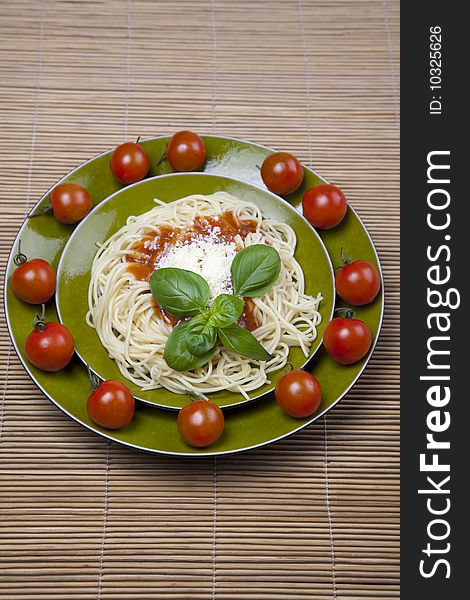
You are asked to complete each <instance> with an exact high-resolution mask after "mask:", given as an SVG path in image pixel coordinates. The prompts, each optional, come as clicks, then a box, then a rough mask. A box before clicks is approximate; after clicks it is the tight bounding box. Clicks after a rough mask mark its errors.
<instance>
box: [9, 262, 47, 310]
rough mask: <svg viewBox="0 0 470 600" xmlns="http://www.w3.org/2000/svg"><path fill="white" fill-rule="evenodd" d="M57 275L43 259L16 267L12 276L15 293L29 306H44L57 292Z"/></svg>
mask: <svg viewBox="0 0 470 600" xmlns="http://www.w3.org/2000/svg"><path fill="white" fill-rule="evenodd" d="M55 286H56V275H55V271H54V269H53V268H52V267H51V265H50V264H49V263H48V262H47V261H46V260H43V259H42V258H33V259H32V260H28V261H27V262H25V263H23V264H22V265H19V266H18V267H16V269H15V270H14V271H13V275H12V276H11V287H12V289H13V291H14V293H15V294H16V295H17V296H18V298H20V299H21V300H23V301H24V302H28V303H29V304H44V303H45V302H47V301H48V300H49V298H51V296H52V294H53V293H54V292H55Z"/></svg>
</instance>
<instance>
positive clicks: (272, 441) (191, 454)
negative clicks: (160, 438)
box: [3, 134, 385, 458]
mask: <svg viewBox="0 0 470 600" xmlns="http://www.w3.org/2000/svg"><path fill="white" fill-rule="evenodd" d="M199 135H201V137H212V138H218V139H224V140H232V141H236V142H240V143H242V144H250V145H253V146H257V147H258V148H262V149H264V150H268V151H270V152H275V151H276V149H275V148H273V147H269V146H265V145H263V144H259V143H257V142H252V141H250V140H245V139H242V138H236V137H232V136H224V135H219V134H199ZM170 137H171V134H167V135H159V136H151V137H147V138H144V139H142V141H143V142H145V141H153V140H158V139H165V138H170ZM113 150H114V148H110V149H107V150H105V151H103V152H100V153H98V154H96V155H94V156H92V157H91V158H89V159H88V160H86V161H84V162H83V163H80V164H79V165H77V166H76V167H74V168H73V169H71V170H70V171H68V172H67V173H66V174H65V175H63V176H62V177H61V178H60V179H58V180H57V181H56V182H55V183H54V184H53V185H52V186H51V187H50V188H49V189H48V190H47V191H46V192H45V193H44V194H43V195H42V196H41V198H39V200H38V201H37V202H36V203H35V204H34V206H33V207H32V208H31V210H30V211H29V212H28V213H27V214H26V215H25V217H24V220H23V222H22V224H21V225H20V228H19V229H18V232H17V234H16V236H15V238H14V240H13V243H12V245H11V248H10V252H9V255H8V259H7V262H6V266H5V275H4V286H3V307H4V313H5V321H6V324H7V329H8V334H9V336H10V341H11V343H12V345H13V348H14V349H15V352H16V354H17V356H18V358H19V360H20V362H21V364H22V365H23V367H24V369H25V371H26V372H27V374H28V375H29V377H30V379H31V380H32V381H33V382H34V384H35V385H36V386H37V387H38V388H39V389H40V390H41V392H42V393H43V394H44V395H45V397H46V398H47V399H48V400H49V401H51V402H52V403H53V404H54V405H55V406H56V407H57V408H58V409H59V410H60V411H61V412H62V413H64V414H65V415H67V416H68V417H69V418H71V419H72V420H73V421H74V422H75V423H77V424H79V425H81V426H82V427H84V428H85V429H87V430H88V431H90V432H92V433H93V434H95V435H99V436H100V437H102V438H104V439H107V440H108V441H111V442H114V443H116V444H120V445H122V446H126V447H129V448H133V449H135V450H139V451H140V452H145V453H148V454H152V455H162V456H174V457H191V458H206V457H216V456H225V455H231V454H241V453H242V452H248V451H250V450H255V449H257V448H262V447H263V446H268V445H270V444H275V443H277V442H279V441H280V440H283V439H287V438H289V437H290V436H292V435H294V434H296V433H298V432H299V431H301V430H302V429H305V428H306V427H309V426H310V425H312V424H313V423H315V422H316V421H317V420H319V419H320V418H321V417H324V416H325V415H326V414H327V413H328V412H329V411H330V410H332V409H333V408H334V407H335V406H336V405H337V404H338V403H339V402H341V400H342V399H343V398H344V397H345V396H346V395H347V393H348V392H349V391H350V390H351V388H353V387H354V385H355V384H356V382H357V380H358V379H359V378H360V377H361V375H362V374H363V372H364V371H365V369H366V367H367V366H368V364H369V362H370V359H371V358H372V355H373V353H374V351H375V348H376V346H377V342H378V339H379V337H380V333H381V331H382V325H383V320H384V312H385V284H384V277H383V270H382V265H381V261H380V257H379V254H378V251H377V248H376V246H375V243H374V241H373V239H372V237H371V235H370V233H369V230H368V229H367V227H366V226H365V225H364V222H363V220H362V219H361V217H360V216H359V215H358V213H357V211H356V210H355V209H354V207H353V206H352V205H351V204H349V203H348V208H349V209H350V210H351V211H352V212H353V214H354V215H355V217H356V218H357V219H358V221H359V223H360V224H361V226H362V227H363V229H364V231H365V234H366V236H367V238H368V240H369V242H370V244H371V247H372V249H373V252H374V255H375V258H376V261H377V265H378V270H379V274H380V280H381V288H380V299H381V309H380V318H379V322H378V325H377V334H376V336H375V337H374V340H373V342H372V345H371V348H370V350H369V352H368V354H367V356H366V358H365V361H364V364H363V366H362V368H361V370H360V371H359V372H358V374H357V375H356V377H355V378H354V379H353V380H352V381H351V383H350V385H349V386H348V387H347V388H346V389H345V390H344V392H343V393H342V394H341V395H340V396H339V397H338V398H337V399H336V400H335V401H334V402H333V403H332V404H330V406H328V407H327V408H325V410H323V411H322V412H321V413H318V414H316V415H315V416H314V417H313V418H312V419H310V420H309V421H306V422H305V423H301V424H300V425H299V426H298V427H296V428H294V429H292V430H291V431H288V432H287V433H284V434H282V435H280V436H277V437H275V438H272V439H270V440H266V441H263V442H260V443H259V444H253V445H251V446H245V447H243V448H236V449H231V450H220V451H212V452H211V451H209V452H201V453H197V452H174V451H168V450H160V449H153V448H145V447H143V446H138V445H136V444H132V443H130V442H126V441H124V440H118V439H116V438H114V437H112V436H111V435H109V434H107V433H106V432H103V431H99V430H97V429H94V428H93V427H92V426H91V425H89V424H87V423H85V422H83V421H81V420H80V419H79V418H77V417H75V416H74V415H72V414H71V413H69V411H68V410H66V409H65V408H64V407H63V406H62V405H60V404H59V403H58V402H57V401H56V400H55V399H54V398H53V397H52V396H51V395H50V394H49V393H48V392H46V390H45V389H44V388H43V387H42V385H41V384H40V383H39V382H38V381H37V380H36V379H35V377H34V375H33V374H32V372H31V370H30V368H29V365H28V364H27V363H26V361H25V360H24V358H23V356H22V354H21V352H20V351H19V349H18V346H17V344H16V340H15V338H14V336H13V332H12V329H11V324H10V314H9V312H8V297H7V295H8V273H9V272H10V270H11V264H12V262H13V258H14V249H15V246H16V244H17V241H18V239H19V237H20V235H21V232H22V231H23V229H24V228H25V227H26V225H27V222H28V216H29V215H31V214H32V213H33V212H34V211H35V210H36V208H37V207H38V206H39V205H40V204H41V203H42V202H43V201H44V200H45V198H46V197H47V196H48V195H49V194H50V192H51V190H53V189H54V188H55V187H56V186H57V185H59V184H60V183H61V182H63V181H64V180H65V179H67V178H69V177H70V176H71V175H73V173H75V172H76V171H78V170H79V169H81V168H82V167H84V166H85V165H87V164H89V163H91V162H92V161H94V160H96V159H98V158H100V157H103V156H105V155H106V154H108V153H111V152H112V151H113ZM301 164H302V166H303V167H304V168H306V169H308V170H309V171H310V172H312V173H313V174H314V175H315V176H316V177H318V178H319V179H320V180H321V181H323V182H325V183H329V181H328V180H327V179H326V178H325V177H323V176H322V175H320V174H319V173H318V172H317V171H315V170H314V169H312V168H311V167H309V166H307V165H306V164H305V163H301ZM243 181H244V180H243ZM247 183H251V182H247ZM252 185H256V184H253V183H252ZM258 187H261V186H258ZM261 189H265V188H264V187H262V188H261ZM293 208H294V207H293ZM296 210H297V209H296ZM298 212H300V211H298ZM64 247H65V246H64ZM328 254H329V253H328ZM335 304H336V301H335Z"/></svg>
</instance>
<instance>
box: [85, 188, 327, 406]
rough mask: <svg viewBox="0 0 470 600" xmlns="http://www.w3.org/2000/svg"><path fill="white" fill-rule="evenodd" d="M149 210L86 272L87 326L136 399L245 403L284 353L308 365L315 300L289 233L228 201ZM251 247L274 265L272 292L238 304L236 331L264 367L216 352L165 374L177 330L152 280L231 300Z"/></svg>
mask: <svg viewBox="0 0 470 600" xmlns="http://www.w3.org/2000/svg"><path fill="white" fill-rule="evenodd" d="M155 202H156V206H155V207H154V208H153V209H151V210H150V211H148V212H146V213H144V214H141V215H139V216H132V217H129V218H128V219H127V223H126V225H124V226H123V227H122V228H121V229H119V231H117V232H116V233H115V234H113V235H112V236H111V237H110V238H109V239H108V240H107V241H106V242H105V243H104V244H102V245H101V246H100V248H99V250H98V252H97V254H96V256H95V258H94V260H93V265H92V270H91V281H90V286H89V290H88V304H89V312H88V314H87V323H88V325H90V326H91V327H94V328H95V329H96V332H97V334H98V336H99V338H100V340H101V342H102V344H103V345H104V347H105V348H106V349H107V351H108V353H109V356H110V357H111V358H112V359H114V360H115V361H116V363H117V365H118V367H119V369H120V371H121V373H122V374H123V375H124V376H125V377H126V378H127V379H129V380H131V381H132V382H133V383H135V384H136V385H138V386H140V387H141V388H142V389H143V390H151V389H157V388H160V387H165V388H167V389H168V390H170V391H172V392H176V393H184V392H186V391H188V390H189V391H191V392H194V393H198V394H202V395H204V394H207V393H212V392H217V391H221V390H229V391H232V392H239V393H241V394H243V395H244V396H245V397H248V392H251V391H254V390H256V389H257V388H259V387H261V386H262V385H264V384H265V383H267V382H268V381H269V379H268V375H269V373H270V372H273V371H276V370H278V369H280V368H282V367H283V366H285V365H286V363H287V361H288V354H289V349H290V348H291V347H293V346H299V347H300V348H301V349H302V351H303V353H304V354H305V356H306V357H307V356H308V353H309V348H310V346H311V344H312V342H313V341H314V340H315V338H316V335H317V332H316V326H317V325H318V324H319V323H320V322H321V315H320V313H319V304H320V301H321V300H322V297H321V294H318V295H317V296H316V297H312V296H309V295H307V294H306V293H305V283H304V275H303V271H302V268H301V267H300V265H299V263H298V262H297V261H296V259H295V257H294V252H295V247H296V236H295V232H294V230H293V229H292V228H291V227H290V226H289V225H287V224H285V223H281V222H279V221H275V220H272V219H267V218H265V217H263V215H262V213H261V211H260V209H259V208H258V207H257V206H256V205H255V204H252V203H248V202H245V201H242V200H239V199H238V198H235V197H234V196H231V195H230V194H228V193H226V192H217V193H215V194H212V195H211V196H204V195H200V194H194V195H192V196H188V197H186V198H181V199H180V200H177V201H174V202H171V203H168V204H167V203H164V202H161V201H159V200H156V201H155ZM251 244H268V245H271V246H273V247H274V248H275V249H276V250H277V251H278V253H279V255H280V258H281V271H280V275H279V279H278V281H277V283H276V284H275V285H274V286H273V287H272V288H271V290H270V291H269V292H268V293H267V294H266V295H265V296H263V297H260V298H252V299H250V300H249V301H247V302H246V303H245V311H244V313H243V315H242V318H241V320H240V322H239V324H241V325H242V326H245V327H246V328H247V329H250V330H252V333H253V335H254V336H255V337H256V338H257V339H258V341H259V342H260V343H261V344H262V345H263V346H264V347H265V348H266V350H267V351H268V352H269V353H270V354H271V355H272V358H271V359H270V360H269V361H266V362H260V361H255V360H252V359H248V358H245V357H243V356H240V355H239V354H237V353H235V352H232V351H230V350H228V349H226V348H225V347H223V346H222V345H219V346H218V347H217V350H216V352H215V354H214V355H213V357H212V359H211V360H210V361H209V362H208V363H207V364H206V365H204V366H203V367H200V368H198V369H196V370H194V371H187V372H183V373H181V372H177V371H174V370H172V369H171V368H170V367H169V366H168V365H167V363H166V362H165V360H164V358H163V351H164V348H165V344H166V341H167V339H168V336H169V335H170V333H171V331H172V328H173V327H174V326H175V325H176V324H177V322H178V320H177V319H176V318H175V317H172V316H171V315H165V313H164V312H163V311H162V310H161V309H160V308H159V307H158V306H157V305H156V303H155V301H154V300H153V297H152V295H151V292H150V287H149V284H148V279H149V278H150V275H151V274H152V272H153V271H154V269H156V268H159V267H164V266H165V267H167V266H178V267H181V268H185V269H188V270H192V271H195V272H197V273H199V274H201V275H202V276H203V277H204V278H205V279H206V280H207V281H208V283H209V286H210V288H211V294H212V297H211V300H213V299H214V297H215V296H217V295H218V294H219V293H231V292H232V289H231V282H230V264H231V261H232V260H233V257H234V256H235V254H236V252H238V251H239V250H241V249H242V248H244V247H246V246H249V245H251Z"/></svg>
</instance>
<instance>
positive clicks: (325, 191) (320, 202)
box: [302, 183, 348, 229]
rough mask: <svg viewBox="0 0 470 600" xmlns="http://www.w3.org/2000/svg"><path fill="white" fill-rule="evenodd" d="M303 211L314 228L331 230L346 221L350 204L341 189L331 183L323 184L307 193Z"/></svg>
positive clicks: (315, 186) (303, 202)
mask: <svg viewBox="0 0 470 600" xmlns="http://www.w3.org/2000/svg"><path fill="white" fill-rule="evenodd" d="M302 209H303V212H304V215H305V218H306V219H307V220H308V221H309V222H310V223H311V224H312V225H313V226H314V227H317V228H318V229H331V228H332V227H335V226H336V225H338V224H339V223H341V221H342V220H343V219H344V216H345V215H346V211H347V210H348V203H347V202H346V198H345V197H344V194H343V192H342V191H341V190H340V189H339V188H337V187H336V186H334V185H330V184H329V183H321V184H320V185H314V186H313V187H311V188H308V190H307V191H306V192H305V194H304V197H303V199H302Z"/></svg>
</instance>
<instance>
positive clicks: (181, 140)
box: [166, 131, 206, 171]
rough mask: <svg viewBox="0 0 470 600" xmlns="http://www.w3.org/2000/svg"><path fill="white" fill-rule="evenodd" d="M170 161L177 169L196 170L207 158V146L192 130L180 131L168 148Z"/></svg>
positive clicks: (167, 154) (167, 153)
mask: <svg viewBox="0 0 470 600" xmlns="http://www.w3.org/2000/svg"><path fill="white" fill-rule="evenodd" d="M166 156H167V158H168V162H169V163H170V165H171V166H172V167H173V169H175V171H195V170H196V169H199V167H200V166H201V165H202V164H203V162H204V161H205V160H206V146H205V145H204V142H203V140H202V139H201V138H200V137H199V136H198V135H197V133H193V132H192V131H178V132H177V133H175V134H174V135H173V137H172V138H171V140H170V143H169V144H168V148H167V150H166Z"/></svg>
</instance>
